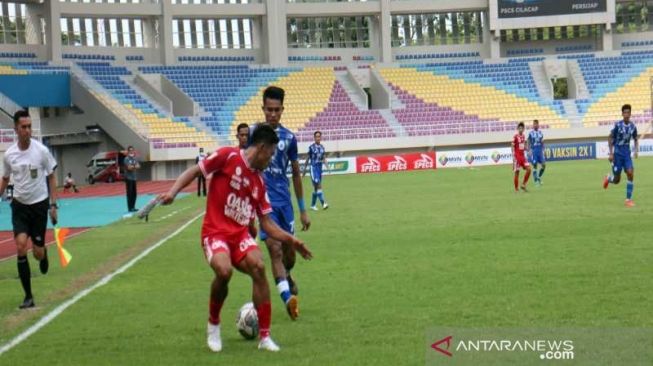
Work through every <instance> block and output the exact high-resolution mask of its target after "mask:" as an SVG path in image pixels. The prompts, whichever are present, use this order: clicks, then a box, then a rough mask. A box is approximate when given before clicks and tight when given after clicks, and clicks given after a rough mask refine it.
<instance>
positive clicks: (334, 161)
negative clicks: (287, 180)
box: [286, 158, 356, 176]
mask: <svg viewBox="0 0 653 366" xmlns="http://www.w3.org/2000/svg"><path fill="white" fill-rule="evenodd" d="M327 162H328V163H329V169H326V167H325V166H324V165H322V175H339V174H355V173H356V158H327ZM304 164H306V160H300V161H299V167H300V169H301V170H302V172H303V171H304ZM309 174H310V173H309V172H308V171H306V175H309ZM286 175H288V176H291V175H292V166H291V165H288V171H287V172H286Z"/></svg>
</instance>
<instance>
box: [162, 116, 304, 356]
mask: <svg viewBox="0 0 653 366" xmlns="http://www.w3.org/2000/svg"><path fill="white" fill-rule="evenodd" d="M278 142H279V138H278V137H277V134H276V132H275V131H274V130H273V129H272V128H271V127H270V126H268V125H259V127H258V128H257V129H256V131H255V132H254V134H253V135H252V138H251V143H250V145H249V147H248V148H247V149H244V150H241V149H239V148H237V147H223V148H221V149H219V150H218V151H216V152H214V153H213V154H211V155H210V156H209V157H208V158H206V159H204V160H202V161H200V162H199V163H198V164H197V165H195V166H193V167H191V168H189V169H187V170H186V171H185V172H184V173H183V174H182V175H181V176H180V177H179V178H178V179H177V181H176V182H175V184H174V185H173V186H172V188H170V191H169V192H168V193H164V194H161V195H160V196H159V201H160V202H161V203H162V204H166V205H167V204H170V203H172V201H173V200H174V199H175V196H176V195H177V193H179V191H181V190H182V189H183V188H184V187H186V186H187V185H188V184H190V183H191V182H192V181H193V180H194V179H195V178H196V177H197V176H199V175H200V174H203V175H204V176H205V177H208V176H209V175H210V174H213V177H212V179H211V182H210V187H209V194H208V197H207V200H206V215H205V216H204V223H203V225H202V241H201V245H202V249H203V250H204V254H205V256H206V259H207V261H208V262H209V265H210V266H211V268H212V269H213V272H215V278H214V279H213V283H212V284H211V297H210V299H209V323H208V326H207V343H208V346H209V348H210V349H211V351H213V352H220V351H221V350H222V340H221V337H220V309H221V308H222V304H223V303H224V301H225V299H226V297H227V292H228V284H229V279H230V278H231V274H232V272H233V268H234V267H235V268H236V269H238V270H239V271H241V272H243V273H246V274H248V275H249V276H250V277H251V278H252V282H253V295H252V300H253V302H254V306H255V307H256V312H257V314H258V321H259V338H260V342H259V345H258V348H259V349H264V350H268V351H278V350H279V346H277V345H276V344H275V343H274V341H272V338H270V320H271V316H272V306H271V304H270V288H269V286H268V281H267V278H266V276H265V264H264V262H263V256H262V254H261V251H260V250H259V249H258V245H257V244H256V241H255V240H254V239H253V238H252V237H251V235H250V232H249V225H250V222H251V220H252V219H253V217H254V215H255V214H256V215H258V217H259V221H260V223H261V227H262V228H264V229H265V231H266V232H267V233H268V235H270V237H272V238H274V239H276V240H279V241H282V242H285V243H289V244H290V245H292V246H293V247H294V248H295V249H296V250H297V251H298V252H299V253H300V254H301V256H302V257H304V258H305V259H311V258H312V254H311V252H310V250H309V249H308V248H307V247H306V246H305V245H304V243H303V242H302V241H301V240H299V239H297V238H296V237H294V236H293V235H290V234H288V233H286V232H285V231H283V230H281V229H280V228H279V227H278V226H277V225H276V224H275V223H274V221H272V219H270V217H269V213H270V212H272V208H271V207H270V201H269V198H268V195H267V192H266V189H265V183H264V182H263V178H262V176H261V173H260V172H261V171H262V170H263V169H265V168H266V167H267V166H268V164H269V163H270V159H272V156H273V155H274V152H275V151H276V149H277V143H278Z"/></svg>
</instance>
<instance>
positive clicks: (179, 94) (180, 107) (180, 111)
mask: <svg viewBox="0 0 653 366" xmlns="http://www.w3.org/2000/svg"><path fill="white" fill-rule="evenodd" d="M159 80H160V82H161V92H162V93H163V95H164V96H165V97H166V98H168V100H170V101H172V113H173V114H174V115H175V116H196V115H197V114H198V113H199V109H200V107H199V105H198V104H197V103H195V101H193V99H192V98H191V97H189V96H188V95H186V93H184V92H183V91H182V90H181V89H179V88H178V87H177V85H175V84H174V83H173V82H172V81H170V80H168V79H167V78H166V77H165V76H163V75H161V76H160V79H159Z"/></svg>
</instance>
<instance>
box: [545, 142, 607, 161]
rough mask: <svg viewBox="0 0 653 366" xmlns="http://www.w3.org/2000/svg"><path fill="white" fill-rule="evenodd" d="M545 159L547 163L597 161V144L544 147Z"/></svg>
mask: <svg viewBox="0 0 653 366" xmlns="http://www.w3.org/2000/svg"><path fill="white" fill-rule="evenodd" d="M544 158H545V159H546V161H562V160H588V159H596V144H595V143H593V142H584V143H577V144H551V145H544Z"/></svg>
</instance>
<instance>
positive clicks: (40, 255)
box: [28, 200, 50, 274]
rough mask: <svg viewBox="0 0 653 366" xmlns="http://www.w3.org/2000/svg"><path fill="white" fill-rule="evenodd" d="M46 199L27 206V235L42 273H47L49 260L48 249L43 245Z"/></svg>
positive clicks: (46, 211)
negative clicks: (28, 216) (28, 213)
mask: <svg viewBox="0 0 653 366" xmlns="http://www.w3.org/2000/svg"><path fill="white" fill-rule="evenodd" d="M49 208H50V205H49V203H48V200H44V201H41V202H39V203H35V204H33V205H31V206H29V211H30V225H29V229H28V235H29V237H30V238H31V239H32V244H33V245H32V254H33V255H34V258H35V259H36V260H37V261H39V269H40V271H41V273H42V274H46V273H48V269H49V268H50V262H49V261H48V251H47V248H46V247H45V232H46V230H47V226H48V210H49Z"/></svg>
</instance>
